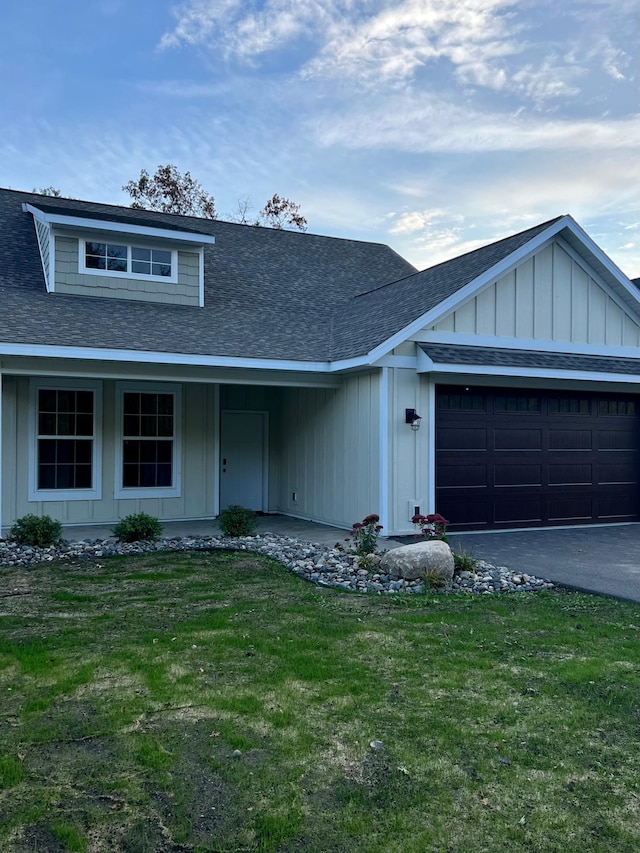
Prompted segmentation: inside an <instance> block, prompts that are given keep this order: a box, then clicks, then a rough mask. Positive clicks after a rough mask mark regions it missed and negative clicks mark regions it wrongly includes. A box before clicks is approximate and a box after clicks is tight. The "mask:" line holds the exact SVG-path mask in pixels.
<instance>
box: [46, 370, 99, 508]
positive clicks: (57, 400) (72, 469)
mask: <svg viewBox="0 0 640 853" xmlns="http://www.w3.org/2000/svg"><path fill="white" fill-rule="evenodd" d="M101 397H102V395H101V387H100V383H85V382H82V381H81V380H77V381H74V383H73V384H69V385H66V384H64V383H62V382H60V380H45V379H42V380H32V383H31V400H32V417H31V418H30V433H31V436H30V439H31V440H30V478H29V500H38V501H43V500H87V499H96V498H99V497H100V492H101V483H100V480H101V477H100V473H101V472H100V452H99V451H100V447H99V443H100V421H101V418H100V412H101Z"/></svg>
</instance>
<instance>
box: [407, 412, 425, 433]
mask: <svg viewBox="0 0 640 853" xmlns="http://www.w3.org/2000/svg"><path fill="white" fill-rule="evenodd" d="M421 420H422V418H421V417H420V415H419V414H418V413H417V412H416V410H415V409H405V410H404V422H405V423H406V424H410V425H411V429H412V430H414V432H415V431H417V430H419V429H420V421H421Z"/></svg>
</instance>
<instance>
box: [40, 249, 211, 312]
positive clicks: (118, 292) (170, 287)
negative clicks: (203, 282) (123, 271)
mask: <svg viewBox="0 0 640 853" xmlns="http://www.w3.org/2000/svg"><path fill="white" fill-rule="evenodd" d="M92 239H93V240H96V241H100V242H111V243H114V242H116V241H120V242H122V243H128V244H131V245H134V244H135V241H134V242H132V239H131V236H128V237H127V236H114V235H113V234H111V235H105V234H103V235H97V236H93V235H92ZM143 242H144V245H145V246H151V247H152V248H153V247H154V246H158V247H159V248H163V249H166V248H167V246H166V244H158V243H157V241H156V242H149V241H143ZM55 253H56V255H55V290H56V292H57V293H70V294H73V295H75V296H101V297H106V298H108V299H136V300H139V301H143V302H166V303H170V304H173V305H193V306H196V307H197V306H198V305H199V300H200V256H199V255H198V253H197V252H193V251H191V252H189V251H184V250H183V249H180V250H179V251H178V281H177V283H173V282H170V281H161V280H158V279H152V280H151V279H150V280H149V281H145V280H143V279H138V278H135V279H134V278H126V277H124V276H109V275H91V274H89V273H81V272H79V266H78V263H79V240H78V239H77V238H75V237H69V236H62V235H56V236H55Z"/></svg>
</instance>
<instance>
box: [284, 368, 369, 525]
mask: <svg viewBox="0 0 640 853" xmlns="http://www.w3.org/2000/svg"><path fill="white" fill-rule="evenodd" d="M278 393H279V397H280V402H281V404H280V406H279V415H278V419H277V429H275V430H274V434H275V435H277V449H278V465H279V469H280V484H279V490H278V503H277V506H276V507H275V509H277V510H278V511H279V512H283V513H286V514H288V515H294V516H300V517H303V518H310V519H313V520H314V521H321V522H325V523H327V524H333V525H336V526H337V527H344V528H349V527H350V526H351V525H352V524H353V523H354V522H355V521H361V520H362V519H363V518H364V516H366V515H368V514H369V513H380V509H381V508H380V464H379V458H380V431H379V424H380V373H379V371H376V372H372V373H367V374H355V375H350V376H345V377H344V378H343V384H342V386H341V387H340V388H335V389H333V388H331V389H315V388H281V389H279V392H278ZM294 493H295V499H294Z"/></svg>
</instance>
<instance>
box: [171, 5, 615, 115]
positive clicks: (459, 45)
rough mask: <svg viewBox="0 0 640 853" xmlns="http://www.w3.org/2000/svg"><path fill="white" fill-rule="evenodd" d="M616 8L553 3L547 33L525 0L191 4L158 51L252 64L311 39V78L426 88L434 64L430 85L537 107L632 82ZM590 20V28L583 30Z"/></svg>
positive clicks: (305, 56) (301, 63)
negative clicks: (590, 79) (615, 31)
mask: <svg viewBox="0 0 640 853" xmlns="http://www.w3.org/2000/svg"><path fill="white" fill-rule="evenodd" d="M590 2H591V0H590ZM610 10H611V0H602V2H598V0H596V2H595V3H593V4H592V5H591V6H590V7H589V6H585V2H584V0H566V2H565V3H564V4H563V5H562V10H561V14H560V13H559V11H558V10H557V9H556V7H555V5H552V4H548V6H547V11H548V13H549V15H550V17H551V18H552V20H553V23H552V24H551V28H552V29H553V36H552V37H551V39H550V38H549V33H548V32H540V31H538V29H537V28H536V20H535V15H534V14H533V13H532V10H531V9H530V8H529V7H528V6H526V5H524V4H522V3H521V2H520V1H519V0H395V2H393V0H392V2H383V0H362V2H360V3H357V4H356V3H352V2H348V0H342V2H341V0H297V2H296V3H295V4H292V3H291V2H290V0H265V2H263V3H258V2H252V3H243V2H241V0H186V2H184V3H183V4H181V5H180V6H178V7H177V8H176V9H175V10H174V14H175V16H176V19H177V22H176V26H175V28H174V29H173V30H172V31H171V32H169V33H166V34H165V35H164V36H163V37H162V39H161V41H160V47H161V48H163V49H166V48H171V47H176V46H179V45H199V46H206V47H210V48H211V49H212V50H213V51H214V52H215V53H216V55H218V56H222V57H225V58H226V59H227V60H233V61H236V62H241V63H242V62H244V63H248V64H255V63H257V62H259V60H260V58H261V57H262V56H264V55H265V54H267V53H270V52H274V51H279V50H281V49H283V48H285V47H287V46H288V45H290V44H291V43H293V42H297V43H298V44H299V43H300V40H303V41H305V43H306V45H307V47H308V50H307V51H305V52H303V53H300V55H299V59H298V61H297V65H295V68H294V70H296V71H297V73H299V74H300V76H301V77H302V78H303V79H305V80H327V79H330V80H339V81H340V83H341V84H346V85H348V84H349V83H351V84H353V85H354V86H357V87H358V88H359V90H362V89H363V88H364V89H370V90H375V91H379V90H380V89H381V87H382V88H384V87H385V86H395V87H398V86H415V85H416V84H418V85H419V81H420V79H421V75H422V74H423V73H425V72H426V71H429V73H430V74H431V75H432V76H431V78H430V80H429V83H430V85H431V86H432V87H433V86H434V85H435V86H438V85H440V86H442V85H443V83H446V86H448V88H449V90H450V92H451V91H452V89H455V88H456V87H468V86H472V87H477V88H479V89H481V90H487V91H489V92H491V91H493V92H500V93H503V94H509V95H511V96H512V97H515V98H519V99H521V101H522V103H525V104H528V105H529V106H530V107H532V108H535V109H541V108H543V107H544V105H545V104H546V103H548V102H554V101H559V100H565V101H566V100H568V99H571V98H574V97H575V96H576V95H578V94H579V93H580V92H581V91H582V82H583V81H584V80H585V79H586V77H587V70H589V69H590V70H591V71H593V70H594V68H597V69H599V70H600V72H601V73H603V74H606V75H608V77H609V78H610V79H612V80H616V81H622V80H625V79H626V76H625V73H624V69H626V68H627V67H628V65H629V61H630V58H629V55H628V53H627V52H625V50H624V49H623V48H622V47H621V46H620V45H619V44H618V43H616V42H614V41H613V38H612V36H610V35H608V22H607V14H608V13H609V12H610ZM631 15H632V11H631V7H630V6H629V0H621V4H620V5H619V6H618V7H617V8H616V12H615V14H613V17H612V23H611V24H610V27H613V26H614V25H616V24H617V25H618V26H621V24H622V22H623V21H627V23H629V22H631V20H632V18H631ZM594 16H597V19H598V27H599V29H598V32H599V33H600V35H599V36H598V38H597V39H596V40H595V42H594V38H593V23H594V21H593V19H594ZM585 20H589V24H590V29H589V32H588V34H586V33H582V32H581V26H582V25H583V24H584V21H585ZM610 27H609V28H610ZM627 28H628V27H627ZM567 44H571V48H570V49H567V48H566V46H567ZM288 58H289V59H291V57H288ZM433 75H435V76H433Z"/></svg>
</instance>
